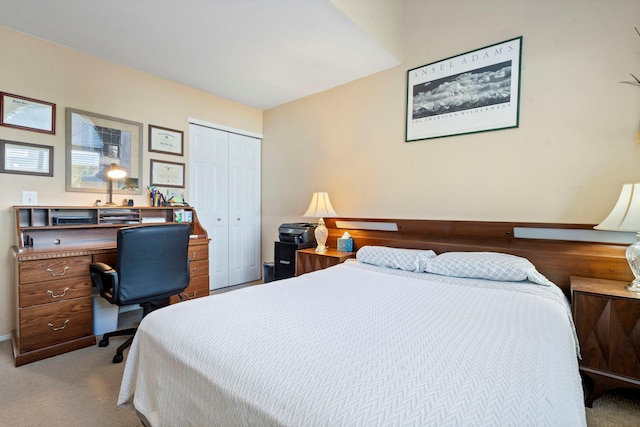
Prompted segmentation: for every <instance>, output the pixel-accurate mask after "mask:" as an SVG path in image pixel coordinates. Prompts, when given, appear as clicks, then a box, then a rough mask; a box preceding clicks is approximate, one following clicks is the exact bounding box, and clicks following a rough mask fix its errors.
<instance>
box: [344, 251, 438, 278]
mask: <svg viewBox="0 0 640 427" xmlns="http://www.w3.org/2000/svg"><path fill="white" fill-rule="evenodd" d="M435 256H436V253H435V252H433V251H431V250H420V249H399V248H389V247H386V246H363V247H361V248H360V249H358V252H357V253H356V258H357V259H358V261H360V262H363V263H365V264H373V265H377V266H380V267H387V268H398V269H400V270H407V271H415V272H417V273H419V272H421V271H424V268H426V267H425V266H426V264H427V260H429V259H433V258H434V257H435Z"/></svg>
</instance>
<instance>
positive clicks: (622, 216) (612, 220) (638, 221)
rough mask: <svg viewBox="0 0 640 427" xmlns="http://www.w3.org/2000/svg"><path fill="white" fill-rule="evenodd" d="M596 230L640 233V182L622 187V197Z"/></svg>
mask: <svg viewBox="0 0 640 427" xmlns="http://www.w3.org/2000/svg"><path fill="white" fill-rule="evenodd" d="M594 228H595V229H596V230H609V231H633V232H640V182H631V183H626V184H624V185H623V186H622V191H620V197H618V201H617V202H616V204H615V206H614V207H613V210H612V211H611V213H610V214H609V216H607V217H606V218H605V219H604V221H602V222H601V223H600V224H598V225H596V226H595V227H594Z"/></svg>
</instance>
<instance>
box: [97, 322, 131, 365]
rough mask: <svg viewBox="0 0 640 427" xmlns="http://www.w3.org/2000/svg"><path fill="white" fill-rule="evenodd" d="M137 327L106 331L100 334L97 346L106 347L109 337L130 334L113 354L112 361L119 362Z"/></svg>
mask: <svg viewBox="0 0 640 427" xmlns="http://www.w3.org/2000/svg"><path fill="white" fill-rule="evenodd" d="M137 330H138V328H129V329H122V330H120V331H113V332H107V333H106V334H104V335H103V336H102V339H101V340H100V342H99V343H98V346H99V347H106V346H108V345H109V338H111V337H120V336H124V335H131V336H130V337H129V338H128V339H127V340H126V341H125V342H124V343H122V344H121V345H120V346H119V347H118V349H117V350H116V355H115V356H113V363H120V362H122V360H123V359H124V351H125V350H126V349H127V348H128V347H129V346H131V343H132V342H133V338H134V337H135V334H136V331H137Z"/></svg>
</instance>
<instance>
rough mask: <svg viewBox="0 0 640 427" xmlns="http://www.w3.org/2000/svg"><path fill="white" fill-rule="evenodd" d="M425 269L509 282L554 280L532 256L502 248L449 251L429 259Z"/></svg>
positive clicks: (540, 282) (448, 274) (445, 273)
mask: <svg viewBox="0 0 640 427" xmlns="http://www.w3.org/2000/svg"><path fill="white" fill-rule="evenodd" d="M423 271H425V272H427V273H435V274H440V275H443V276H454V277H468V278H474V279H488V280H497V281H506V282H521V281H524V280H529V281H531V282H534V283H538V284H540V285H549V284H550V283H551V282H549V280H547V278H546V277H544V276H543V275H542V274H540V273H539V272H538V271H537V270H536V268H535V267H534V265H533V264H531V262H529V260H528V259H526V258H521V257H518V256H515V255H508V254H503V253H499V252H446V253H443V254H440V255H438V256H437V257H435V258H434V259H432V260H429V262H428V263H427V264H426V265H425V269H424V270H423Z"/></svg>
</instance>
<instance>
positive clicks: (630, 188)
mask: <svg viewBox="0 0 640 427" xmlns="http://www.w3.org/2000/svg"><path fill="white" fill-rule="evenodd" d="M593 228H595V229H596V230H608V231H632V232H634V233H637V234H636V242H635V243H634V244H632V245H631V246H629V247H628V248H627V252H626V255H627V262H628V263H629V267H631V271H632V272H633V275H634V277H635V279H634V280H633V282H631V284H630V285H629V286H627V289H629V290H630V291H634V292H640V182H632V183H626V184H624V185H623V186H622V191H621V192H620V197H618V201H617V202H616V204H615V206H614V207H613V210H612V211H611V213H610V214H609V216H607V217H606V218H605V219H604V221H602V222H601V223H600V224H598V225H596V226H595V227H593Z"/></svg>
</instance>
